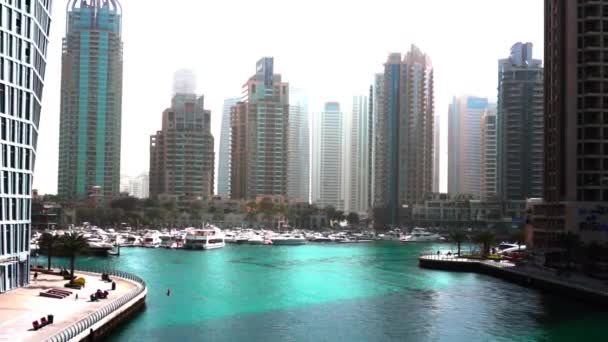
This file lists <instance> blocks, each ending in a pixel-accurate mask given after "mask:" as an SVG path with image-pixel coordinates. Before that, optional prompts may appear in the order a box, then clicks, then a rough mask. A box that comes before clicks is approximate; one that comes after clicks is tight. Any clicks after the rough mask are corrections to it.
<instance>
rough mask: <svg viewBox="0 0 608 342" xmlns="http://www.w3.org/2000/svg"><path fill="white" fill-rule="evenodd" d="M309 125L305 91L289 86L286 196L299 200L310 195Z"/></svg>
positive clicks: (306, 199)
mask: <svg viewBox="0 0 608 342" xmlns="http://www.w3.org/2000/svg"><path fill="white" fill-rule="evenodd" d="M309 126H310V124H309V122H308V98H307V96H306V92H305V91H304V90H303V89H299V88H293V87H290V88H289V142H288V153H287V197H289V199H290V200H295V201H299V202H308V201H309V197H310V127H309Z"/></svg>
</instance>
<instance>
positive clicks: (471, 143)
mask: <svg viewBox="0 0 608 342" xmlns="http://www.w3.org/2000/svg"><path fill="white" fill-rule="evenodd" d="M487 109H488V99H487V98H483V97H477V96H468V95H466V96H460V97H454V99H453V100H452V104H451V105H450V107H449V111H448V121H449V123H448V125H449V127H448V193H450V194H452V195H456V194H468V195H473V197H474V198H477V199H479V197H480V195H481V182H480V179H481V142H482V136H481V117H482V116H483V113H484V112H485V111H486V110H487Z"/></svg>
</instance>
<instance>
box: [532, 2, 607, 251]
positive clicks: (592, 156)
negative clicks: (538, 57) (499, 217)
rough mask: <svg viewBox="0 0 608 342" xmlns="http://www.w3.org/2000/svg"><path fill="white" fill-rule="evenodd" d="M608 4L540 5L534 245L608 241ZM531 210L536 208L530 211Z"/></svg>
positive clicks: (562, 3) (554, 3)
mask: <svg viewBox="0 0 608 342" xmlns="http://www.w3.org/2000/svg"><path fill="white" fill-rule="evenodd" d="M606 5H608V1H605V0H602V1H594V2H591V1H568V0H552V1H548V0H547V1H545V49H544V51H545V73H544V103H545V106H544V113H545V120H544V122H545V128H544V131H545V136H544V138H545V168H544V169H545V177H544V195H545V196H544V200H545V204H544V205H543V207H542V211H539V212H535V214H537V215H542V217H539V218H537V219H536V220H535V222H534V228H535V230H534V247H536V246H549V245H556V244H558V243H559V241H560V234H562V233H564V232H566V231H571V232H573V233H576V234H579V235H580V238H581V240H582V241H583V242H585V243H586V242H591V241H596V242H598V243H600V244H601V243H605V242H606V241H608V234H607V233H606V232H607V231H608V215H606V212H607V210H608V208H607V206H606V203H608V159H607V158H606V155H608V128H607V127H608V112H606V108H608V88H607V86H606V83H605V82H603V79H604V75H605V70H606V68H608V62H607V61H608V58H607V57H608V52H606V51H605V50H604V48H603V46H604V44H605V41H606V39H607V37H608V31H606V29H605V28H604V29H603V27H604V26H603V25H604V24H603V23H604V20H605V17H606ZM535 211H536V210H535Z"/></svg>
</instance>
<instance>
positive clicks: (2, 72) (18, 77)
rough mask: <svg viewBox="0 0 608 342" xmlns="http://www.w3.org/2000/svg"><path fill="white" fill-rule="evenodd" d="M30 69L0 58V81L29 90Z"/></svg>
mask: <svg viewBox="0 0 608 342" xmlns="http://www.w3.org/2000/svg"><path fill="white" fill-rule="evenodd" d="M31 74H32V69H31V68H30V67H28V66H27V65H23V64H21V63H17V62H13V61H12V60H10V59H8V58H2V57H0V80H2V81H8V82H10V83H11V84H14V85H18V86H20V87H25V88H28V89H29V88H30V85H31Z"/></svg>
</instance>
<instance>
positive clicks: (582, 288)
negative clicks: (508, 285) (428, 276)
mask: <svg viewBox="0 0 608 342" xmlns="http://www.w3.org/2000/svg"><path fill="white" fill-rule="evenodd" d="M419 264H420V267H423V268H430V269H443V270H452V271H471V272H477V273H484V274H488V275H492V276H496V277H500V278H503V279H507V280H512V281H515V282H517V283H520V284H523V285H528V286H530V287H535V288H541V289H556V290H557V289H559V290H571V291H572V293H571V294H573V295H577V294H578V295H580V296H581V297H585V298H596V299H599V300H601V301H602V302H604V303H608V282H606V281H603V280H600V279H595V278H591V277H588V276H586V275H583V274H580V273H576V272H558V271H556V270H554V269H550V268H547V267H541V266H537V265H534V264H515V263H512V262H508V261H500V262H499V261H493V260H479V259H467V258H459V257H456V256H447V255H435V254H423V255H420V258H419Z"/></svg>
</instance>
